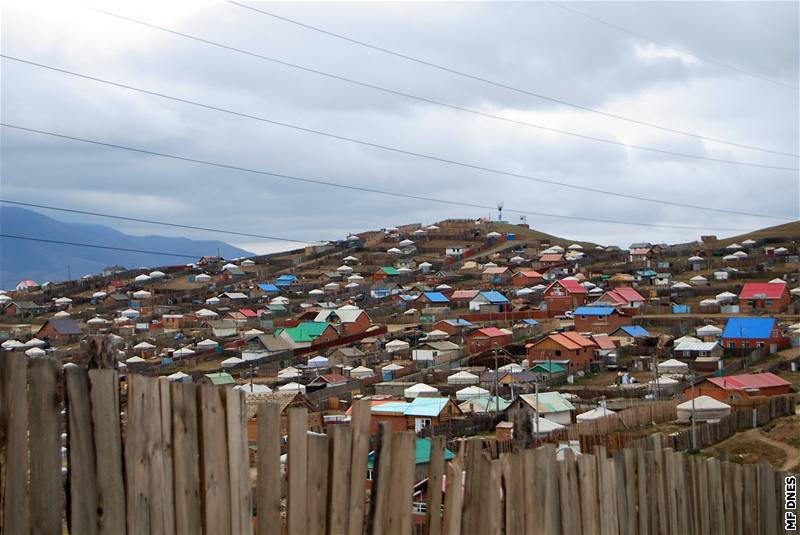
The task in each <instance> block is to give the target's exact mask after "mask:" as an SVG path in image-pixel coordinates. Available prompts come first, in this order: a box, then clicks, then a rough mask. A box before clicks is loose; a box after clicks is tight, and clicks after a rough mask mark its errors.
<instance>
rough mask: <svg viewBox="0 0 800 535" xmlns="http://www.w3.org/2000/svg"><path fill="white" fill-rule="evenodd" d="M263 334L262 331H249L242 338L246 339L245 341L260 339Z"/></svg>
mask: <svg viewBox="0 0 800 535" xmlns="http://www.w3.org/2000/svg"><path fill="white" fill-rule="evenodd" d="M262 334H264V331H260V330H258V329H250V330H249V331H245V333H244V334H243V335H242V338H244V339H245V340H252V339H253V338H258V337H259V336H261V335H262Z"/></svg>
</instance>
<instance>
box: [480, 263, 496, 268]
mask: <svg viewBox="0 0 800 535" xmlns="http://www.w3.org/2000/svg"><path fill="white" fill-rule="evenodd" d="M483 267H485V268H496V267H497V264H495V263H494V262H486V263H485V264H484V265H483Z"/></svg>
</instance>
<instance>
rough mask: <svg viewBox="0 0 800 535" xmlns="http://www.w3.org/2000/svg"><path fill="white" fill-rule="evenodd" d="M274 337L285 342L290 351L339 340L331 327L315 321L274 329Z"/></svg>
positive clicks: (328, 324) (325, 323) (337, 334)
mask: <svg viewBox="0 0 800 535" xmlns="http://www.w3.org/2000/svg"><path fill="white" fill-rule="evenodd" d="M275 335H276V336H280V337H281V338H283V339H284V340H286V342H288V343H289V345H290V346H291V347H292V349H298V348H305V347H311V346H313V345H318V344H323V343H325V342H332V341H334V340H336V339H337V338H339V333H338V332H337V331H336V328H335V327H334V326H333V325H331V324H330V323H327V322H317V321H304V322H302V323H299V324H298V325H295V326H294V327H288V328H280V329H276V330H275Z"/></svg>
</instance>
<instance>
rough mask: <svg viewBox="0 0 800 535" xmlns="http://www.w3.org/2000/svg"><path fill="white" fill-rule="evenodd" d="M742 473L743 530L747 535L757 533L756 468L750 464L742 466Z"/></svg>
mask: <svg viewBox="0 0 800 535" xmlns="http://www.w3.org/2000/svg"><path fill="white" fill-rule="evenodd" d="M742 469H743V471H744V478H743V486H744V504H745V507H744V511H743V513H744V517H743V530H744V533H746V534H747V535H751V534H754V533H758V511H757V510H756V508H757V503H758V502H757V499H758V494H757V490H756V467H755V466H754V465H752V464H745V465H742Z"/></svg>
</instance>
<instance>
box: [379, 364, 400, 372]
mask: <svg viewBox="0 0 800 535" xmlns="http://www.w3.org/2000/svg"><path fill="white" fill-rule="evenodd" d="M402 369H403V367H402V366H400V365H399V364H387V365H386V366H384V367H383V368H381V371H382V372H396V371H397V370H402Z"/></svg>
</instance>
